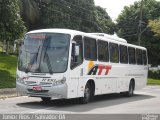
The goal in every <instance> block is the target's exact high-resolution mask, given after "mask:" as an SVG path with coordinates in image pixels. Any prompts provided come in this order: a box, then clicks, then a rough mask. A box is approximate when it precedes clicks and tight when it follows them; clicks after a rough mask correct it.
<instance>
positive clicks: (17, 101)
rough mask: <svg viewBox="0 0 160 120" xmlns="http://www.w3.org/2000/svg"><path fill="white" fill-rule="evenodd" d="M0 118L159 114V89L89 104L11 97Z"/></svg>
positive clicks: (1, 108) (104, 97) (1, 107)
mask: <svg viewBox="0 0 160 120" xmlns="http://www.w3.org/2000/svg"><path fill="white" fill-rule="evenodd" d="M0 113H1V114H6V113H7V114H9V113H12V114H13V113H15V114H17V113H18V114H20V113H22V114H23V113H24V114H30V113H34V114H39V113H45V114H47V113H48V114H50V113H54V114H160V86H147V87H146V88H144V89H142V90H139V91H136V92H135V95H134V96H133V97H129V98H127V97H122V96H120V95H119V94H108V95H101V96H96V97H95V100H94V101H93V102H91V103H89V104H78V103H77V100H52V101H51V102H50V103H43V102H42V101H41V99H39V98H31V97H26V96H23V97H14V98H7V99H1V100H0Z"/></svg>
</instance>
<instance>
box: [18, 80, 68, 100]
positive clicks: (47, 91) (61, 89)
mask: <svg viewBox="0 0 160 120" xmlns="http://www.w3.org/2000/svg"><path fill="white" fill-rule="evenodd" d="M33 87H34V86H27V85H25V84H21V83H19V82H16V90H17V92H18V94H19V95H25V96H30V97H51V98H53V99H54V98H55V99H62V98H67V96H68V95H67V88H68V86H67V84H66V83H65V84H61V85H57V86H48V87H46V86H40V87H41V88H42V90H41V91H35V90H33Z"/></svg>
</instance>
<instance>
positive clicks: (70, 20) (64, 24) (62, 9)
mask: <svg viewBox="0 0 160 120" xmlns="http://www.w3.org/2000/svg"><path fill="white" fill-rule="evenodd" d="M19 5H20V8H21V16H22V18H23V20H24V21H25V23H26V25H27V27H28V29H29V30H33V29H40V28H69V29H76V30H80V31H85V32H105V33H110V34H113V32H114V23H113V22H112V20H111V19H110V17H109V16H108V14H107V13H106V11H105V10H104V9H102V8H100V7H96V6H95V4H94V0H87V1H86V0H19Z"/></svg>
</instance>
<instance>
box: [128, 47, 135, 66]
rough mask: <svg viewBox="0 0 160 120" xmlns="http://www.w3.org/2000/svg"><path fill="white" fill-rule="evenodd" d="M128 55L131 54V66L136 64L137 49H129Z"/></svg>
mask: <svg viewBox="0 0 160 120" xmlns="http://www.w3.org/2000/svg"><path fill="white" fill-rule="evenodd" d="M128 54H129V64H135V63H136V59H135V49H134V48H132V47H128Z"/></svg>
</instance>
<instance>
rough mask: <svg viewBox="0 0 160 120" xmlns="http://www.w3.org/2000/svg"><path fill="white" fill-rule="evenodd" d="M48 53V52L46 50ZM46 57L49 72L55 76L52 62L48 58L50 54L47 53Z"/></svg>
mask: <svg viewBox="0 0 160 120" xmlns="http://www.w3.org/2000/svg"><path fill="white" fill-rule="evenodd" d="M46 51H47V50H46ZM45 56H46V61H47V66H48V70H49V73H50V74H53V70H52V66H51V62H50V59H49V56H48V53H47V52H45Z"/></svg>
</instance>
